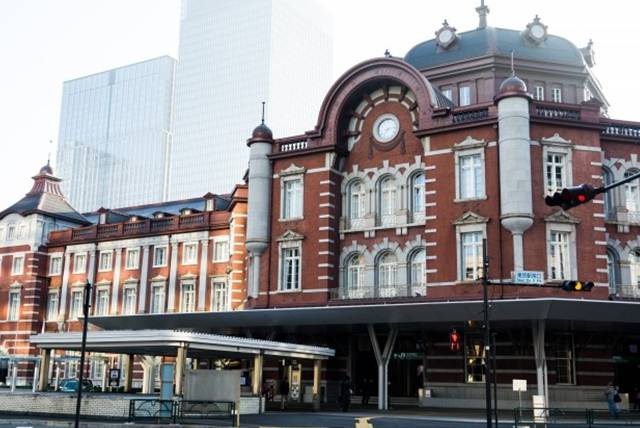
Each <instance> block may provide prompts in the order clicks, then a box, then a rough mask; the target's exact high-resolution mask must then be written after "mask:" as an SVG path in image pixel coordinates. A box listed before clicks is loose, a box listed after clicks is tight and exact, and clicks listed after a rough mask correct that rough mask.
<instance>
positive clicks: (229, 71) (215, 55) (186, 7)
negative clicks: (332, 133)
mask: <svg viewBox="0 0 640 428" xmlns="http://www.w3.org/2000/svg"><path fill="white" fill-rule="evenodd" d="M332 31H333V28H332V22H331V18H330V15H329V12H327V11H326V10H325V9H324V8H323V7H322V6H321V4H320V3H319V2H317V1H315V0H242V1H237V0H215V1H213V0H183V3H182V17H181V26H180V45H179V62H178V66H177V71H176V100H175V110H174V117H175V123H174V142H173V145H172V152H171V169H170V176H169V180H170V186H169V188H170V191H169V198H170V199H178V198H186V197H193V196H201V195H203V194H205V193H206V192H209V191H211V192H214V193H226V192H230V191H231V190H232V189H233V185H234V184H236V183H239V182H241V181H242V177H243V175H244V173H245V171H246V169H247V163H248V159H249V150H248V148H247V147H246V140H247V138H249V137H250V135H251V131H252V130H253V128H254V127H255V126H256V125H257V124H258V123H259V121H260V114H261V102H262V101H266V103H267V123H268V125H269V127H270V128H271V129H272V130H273V132H274V136H275V137H276V138H277V137H283V136H290V135H294V134H295V133H302V132H304V131H306V130H309V129H313V127H314V125H315V123H316V120H317V116H318V111H319V108H320V104H321V102H322V97H323V95H324V94H325V93H326V91H327V89H328V88H329V86H330V84H331V80H332V60H333V39H332Z"/></svg>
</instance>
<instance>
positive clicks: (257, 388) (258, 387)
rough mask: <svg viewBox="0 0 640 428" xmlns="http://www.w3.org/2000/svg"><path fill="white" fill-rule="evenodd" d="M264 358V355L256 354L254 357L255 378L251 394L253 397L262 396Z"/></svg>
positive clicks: (253, 378) (252, 377)
mask: <svg viewBox="0 0 640 428" xmlns="http://www.w3.org/2000/svg"><path fill="white" fill-rule="evenodd" d="M263 361H264V356H263V355H262V354H256V355H254V356H253V376H251V380H252V388H251V392H252V393H253V395H258V396H260V395H261V394H262V365H263Z"/></svg>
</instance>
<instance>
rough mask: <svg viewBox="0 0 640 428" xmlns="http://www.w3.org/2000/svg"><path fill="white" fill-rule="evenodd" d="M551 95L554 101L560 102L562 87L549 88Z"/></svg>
mask: <svg viewBox="0 0 640 428" xmlns="http://www.w3.org/2000/svg"><path fill="white" fill-rule="evenodd" d="M551 97H552V99H553V102H554V103H561V102H562V89H561V88H552V89H551Z"/></svg>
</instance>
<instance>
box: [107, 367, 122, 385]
mask: <svg viewBox="0 0 640 428" xmlns="http://www.w3.org/2000/svg"><path fill="white" fill-rule="evenodd" d="M118 385H120V369H111V370H109V386H113V387H117V386H118Z"/></svg>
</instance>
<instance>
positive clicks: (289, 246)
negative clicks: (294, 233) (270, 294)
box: [278, 240, 302, 293]
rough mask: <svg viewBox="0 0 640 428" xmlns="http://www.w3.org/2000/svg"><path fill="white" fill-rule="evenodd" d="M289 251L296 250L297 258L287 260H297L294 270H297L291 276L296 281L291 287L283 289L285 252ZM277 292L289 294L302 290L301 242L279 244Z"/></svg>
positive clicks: (293, 241) (285, 264)
mask: <svg viewBox="0 0 640 428" xmlns="http://www.w3.org/2000/svg"><path fill="white" fill-rule="evenodd" d="M289 250H297V252H298V254H297V256H288V257H287V258H293V262H295V261H296V260H297V263H296V264H295V266H294V268H297V269H296V271H295V272H292V276H293V277H294V278H295V279H296V282H295V283H293V285H292V286H291V287H287V288H285V284H286V282H287V281H286V278H285V276H286V272H285V269H286V267H287V258H285V257H286V256H285V252H287V251H289ZM278 254H279V257H278V292H284V293H287V292H289V293H291V292H299V291H301V290H302V241H301V240H291V241H283V242H280V244H279V249H278Z"/></svg>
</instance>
